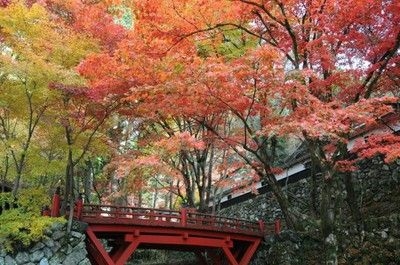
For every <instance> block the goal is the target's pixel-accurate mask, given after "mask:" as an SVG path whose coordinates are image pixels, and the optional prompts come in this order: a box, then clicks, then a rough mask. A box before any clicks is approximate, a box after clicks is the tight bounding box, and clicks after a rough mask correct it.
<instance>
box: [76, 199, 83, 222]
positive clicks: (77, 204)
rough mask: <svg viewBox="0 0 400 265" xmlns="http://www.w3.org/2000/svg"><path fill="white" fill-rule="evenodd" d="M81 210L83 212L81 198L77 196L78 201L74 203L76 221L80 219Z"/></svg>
mask: <svg viewBox="0 0 400 265" xmlns="http://www.w3.org/2000/svg"><path fill="white" fill-rule="evenodd" d="M82 210H83V200H82V196H81V195H79V197H78V200H77V201H76V217H77V218H78V220H80V219H81V217H82Z"/></svg>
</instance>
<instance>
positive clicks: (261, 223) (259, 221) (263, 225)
mask: <svg viewBox="0 0 400 265" xmlns="http://www.w3.org/2000/svg"><path fill="white" fill-rule="evenodd" d="M258 225H259V227H260V231H261V232H262V233H263V234H264V233H265V223H264V221H263V220H258Z"/></svg>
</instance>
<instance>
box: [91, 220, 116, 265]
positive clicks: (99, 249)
mask: <svg viewBox="0 0 400 265" xmlns="http://www.w3.org/2000/svg"><path fill="white" fill-rule="evenodd" d="M86 234H87V236H88V240H89V241H90V243H91V244H93V246H94V247H95V249H96V250H97V252H98V253H94V255H97V254H100V256H101V257H102V258H103V259H104V261H105V262H106V264H107V265H115V263H114V261H113V260H112V259H111V257H110V255H108V253H107V251H106V250H105V249H104V246H103V245H102V244H101V242H100V240H99V239H98V238H97V237H96V235H95V233H94V232H93V230H92V229H91V228H90V226H89V227H88V228H87V229H86ZM99 265H100V264H99Z"/></svg>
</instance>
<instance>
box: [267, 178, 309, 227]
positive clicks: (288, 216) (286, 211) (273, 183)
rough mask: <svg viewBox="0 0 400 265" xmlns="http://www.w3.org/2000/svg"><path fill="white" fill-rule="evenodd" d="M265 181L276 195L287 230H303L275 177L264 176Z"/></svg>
mask: <svg viewBox="0 0 400 265" xmlns="http://www.w3.org/2000/svg"><path fill="white" fill-rule="evenodd" d="M264 179H265V180H266V181H267V183H268V185H269V186H270V187H271V189H272V192H273V193H274V195H275V198H276V200H277V202H278V204H279V207H280V209H281V211H282V214H283V217H284V218H285V221H286V226H287V228H288V229H294V230H302V228H301V224H300V223H298V222H296V220H295V217H294V215H293V214H292V212H291V211H290V206H289V200H288V198H287V197H286V196H285V194H284V193H283V191H282V188H281V186H280V185H279V183H278V181H277V180H276V178H275V176H274V175H273V174H267V175H265V176H264ZM267 203H269V202H267Z"/></svg>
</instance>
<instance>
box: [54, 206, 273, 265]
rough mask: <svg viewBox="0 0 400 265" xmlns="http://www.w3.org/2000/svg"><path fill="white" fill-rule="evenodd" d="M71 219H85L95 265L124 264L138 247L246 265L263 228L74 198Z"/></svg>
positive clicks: (195, 214)
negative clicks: (74, 205) (185, 253)
mask: <svg viewBox="0 0 400 265" xmlns="http://www.w3.org/2000/svg"><path fill="white" fill-rule="evenodd" d="M58 206H59V202H57V200H55V201H54V200H53V208H52V210H51V215H52V216H57V214H58ZM74 218H75V219H77V220H80V221H82V222H85V223H87V224H88V227H87V230H86V234H87V251H88V254H89V259H90V261H91V262H92V264H96V265H123V264H125V263H126V262H127V261H128V259H129V258H130V257H131V256H132V255H133V254H134V252H135V250H136V249H138V248H141V249H143V248H151V249H168V250H179V251H191V252H194V253H195V254H196V257H197V259H198V263H197V264H210V263H209V262H210V260H211V262H212V263H211V264H213V265H217V264H218V265H222V264H230V265H247V264H249V262H250V260H251V258H252V256H253V255H254V253H255V252H256V250H257V248H258V246H259V245H260V243H261V241H262V239H263V238H264V235H265V233H266V227H265V225H264V223H263V222H261V221H260V222H251V221H247V220H241V219H234V218H227V217H221V216H215V215H210V214H204V213H199V212H196V211H192V210H190V209H185V208H183V209H181V210H180V211H171V210H164V209H149V208H137V207H123V206H113V205H95V204H83V203H82V201H78V202H77V204H76V207H75V211H74ZM268 230H269V231H268V232H270V231H273V229H270V227H269V229H268ZM104 242H107V243H106V244H105V245H104V244H103V243H104ZM206 257H207V258H206Z"/></svg>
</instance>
